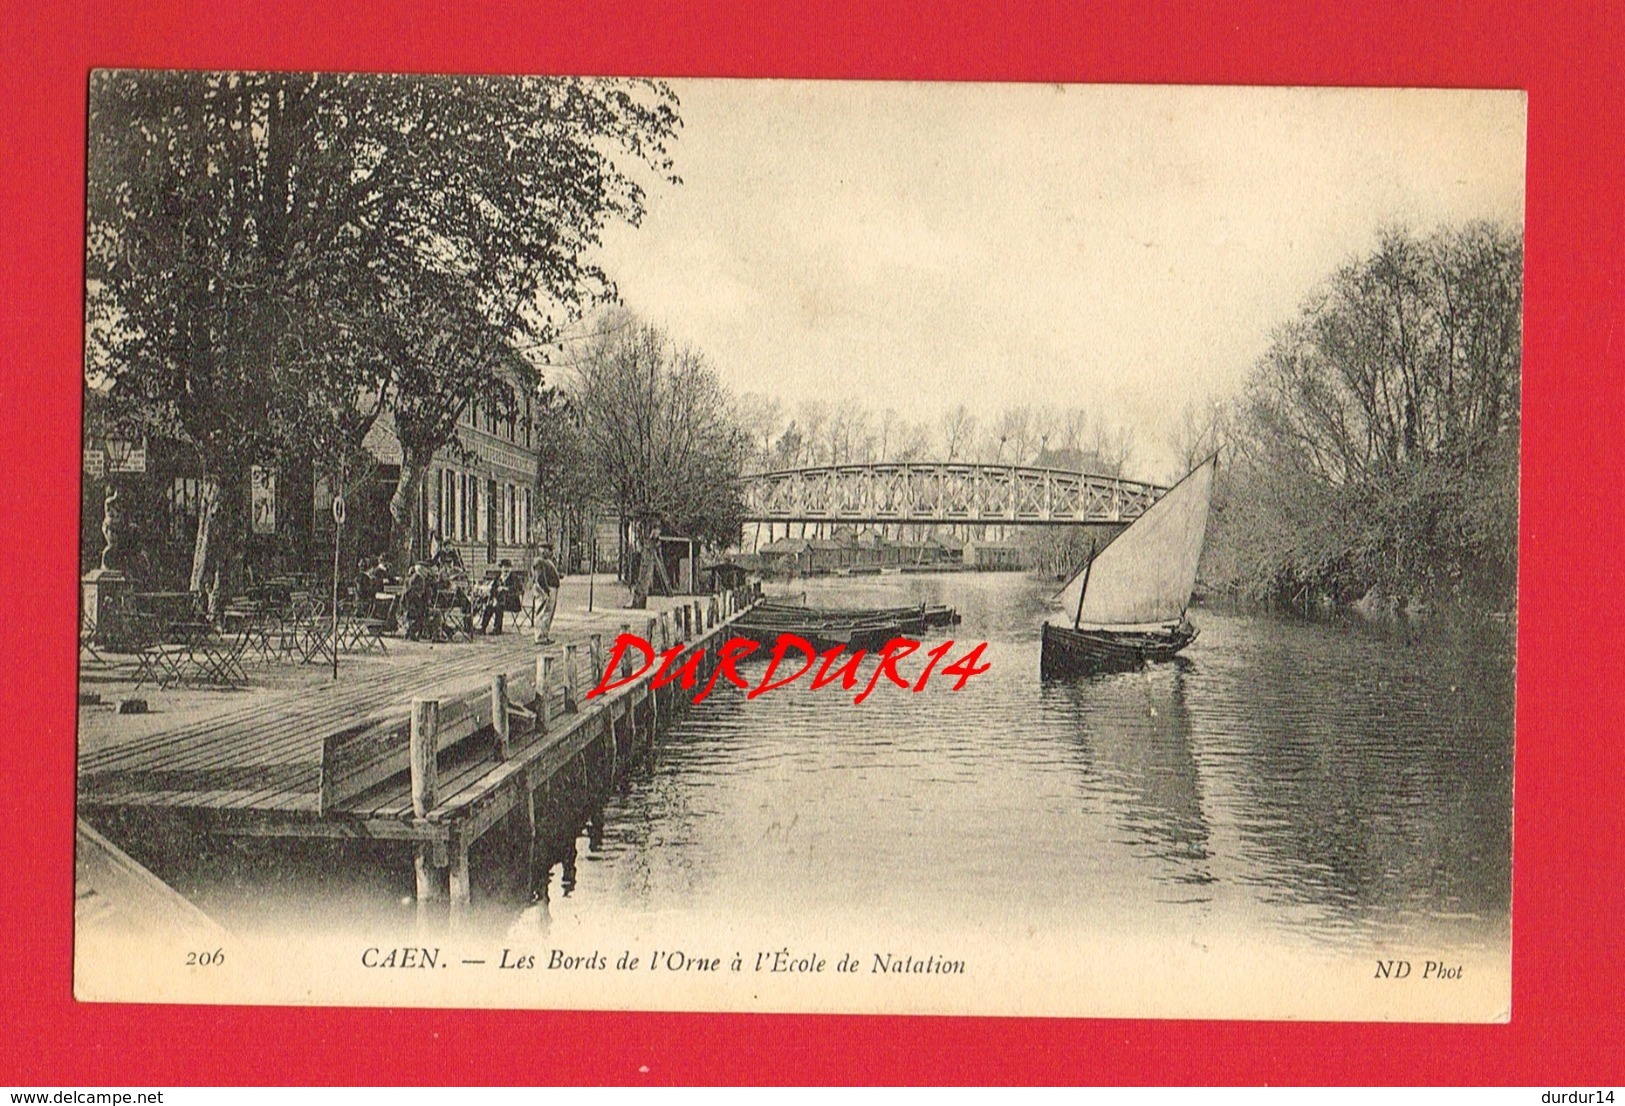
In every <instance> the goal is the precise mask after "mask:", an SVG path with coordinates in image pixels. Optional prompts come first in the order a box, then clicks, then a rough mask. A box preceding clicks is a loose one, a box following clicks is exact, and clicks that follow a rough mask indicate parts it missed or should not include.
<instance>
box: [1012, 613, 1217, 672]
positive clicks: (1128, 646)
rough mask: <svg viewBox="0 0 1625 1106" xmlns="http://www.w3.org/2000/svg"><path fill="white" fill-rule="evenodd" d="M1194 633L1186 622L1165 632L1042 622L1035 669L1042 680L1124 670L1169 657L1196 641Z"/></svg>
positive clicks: (1193, 628)
mask: <svg viewBox="0 0 1625 1106" xmlns="http://www.w3.org/2000/svg"><path fill="white" fill-rule="evenodd" d="M1196 634H1197V631H1196V629H1195V627H1192V626H1188V625H1184V626H1180V627H1178V628H1176V629H1174V630H1170V631H1167V632H1144V631H1138V630H1136V631H1118V630H1073V629H1070V628H1068V627H1065V626H1051V625H1050V624H1049V623H1048V622H1046V623H1044V640H1043V651H1042V654H1041V656H1040V659H1039V669H1038V670H1039V674H1040V675H1041V676H1042V677H1043V678H1044V679H1064V678H1066V677H1068V676H1085V675H1088V674H1090V673H1093V672H1122V671H1127V670H1130V669H1135V668H1139V667H1141V666H1142V665H1144V664H1145V663H1147V662H1148V661H1166V660H1172V659H1173V657H1174V654H1176V653H1178V652H1179V651H1180V650H1181V649H1183V648H1185V646H1187V645H1189V644H1190V643H1191V642H1193V641H1195V640H1196Z"/></svg>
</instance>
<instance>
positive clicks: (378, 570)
mask: <svg viewBox="0 0 1625 1106" xmlns="http://www.w3.org/2000/svg"><path fill="white" fill-rule="evenodd" d="M429 546H430V556H429V559H428V560H427V561H419V562H417V563H416V564H414V565H413V566H412V568H411V570H410V571H408V573H407V575H406V580H405V582H404V586H403V587H402V588H401V593H400V594H401V606H400V610H401V614H400V624H401V626H402V628H403V629H404V630H405V632H406V637H407V639H408V640H411V641H417V640H420V639H422V638H426V637H434V636H436V633H437V631H439V629H440V627H437V626H434V625H432V622H431V620H432V618H433V617H434V616H435V614H436V612H437V609H438V612H439V613H440V616H441V617H444V616H445V614H447V613H450V612H453V611H456V612H460V616H461V618H462V620H463V629H464V630H465V631H466V632H468V633H470V634H472V633H473V621H474V612H475V610H476V609H477V610H478V611H479V632H480V633H482V634H486V633H492V634H500V633H502V620H503V616H504V615H505V614H514V613H517V612H519V611H521V610H523V609H524V608H523V596H524V593H525V587H526V584H527V583H528V584H530V586H531V587H532V589H533V591H532V593H531V595H532V598H531V609H532V613H533V620H532V621H533V630H534V635H535V640H536V644H537V645H551V644H552V640H553V639H552V637H551V636H550V635H551V633H552V630H553V614H554V612H555V611H556V609H557V607H558V593H559V583H560V577H559V570H558V566H557V565H555V564H554V563H553V547H552V546H551V545H549V544H546V543H543V544H542V546H541V547H540V549H539V550H538V551H537V556H536V561H535V566H534V568H533V570H532V571H531V572H530V573H529V574H528V575H527V574H526V573H523V572H520V571H518V570H517V569H515V568H514V566H513V562H512V561H510V560H507V559H506V558H504V559H503V560H502V561H501V562H500V563H499V564H498V566H497V569H496V571H494V572H493V573H491V575H490V577H489V579H487V580H486V581H485V582H484V583H483V584H481V585H480V586H479V589H478V590H477V591H476V589H475V588H474V587H473V586H472V585H471V584H470V581H469V576H468V573H467V571H466V570H465V569H464V567H463V559H462V556H461V555H460V554H459V553H458V552H457V550H456V549H455V548H453V547H452V546H450V545H445V544H443V543H441V541H440V540H439V535H438V534H431V535H430V542H429ZM400 583H401V581H399V580H397V579H396V578H395V577H394V576H393V575H392V574H391V572H390V570H389V558H388V557H387V556H386V555H385V554H383V553H380V554H379V555H378V559H377V561H376V562H375V563H373V564H372V565H371V566H369V565H368V564H367V562H366V561H365V559H363V560H362V561H360V562H359V563H358V564H357V567H356V579H355V588H354V590H355V596H356V602H357V605H358V607H365V606H366V605H369V604H370V603H371V601H372V600H373V598H374V597H376V596H379V595H381V594H383V595H387V594H388V593H387V592H385V591H384V589H385V588H389V587H392V586H394V585H396V584H400ZM437 598H439V600H440V602H439V603H438V604H437V603H436V599H437Z"/></svg>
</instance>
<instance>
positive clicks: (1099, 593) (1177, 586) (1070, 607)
mask: <svg viewBox="0 0 1625 1106" xmlns="http://www.w3.org/2000/svg"><path fill="white" fill-rule="evenodd" d="M1218 461H1219V458H1218V454H1214V455H1213V456H1212V457H1209V458H1208V459H1207V460H1206V461H1203V462H1202V463H1201V464H1200V465H1198V466H1196V468H1194V469H1192V470H1191V471H1190V472H1189V473H1187V474H1186V475H1185V478H1184V479H1182V480H1181V481H1180V482H1179V483H1177V484H1175V485H1174V486H1173V487H1172V488H1170V489H1168V492H1167V493H1166V494H1165V495H1164V496H1163V497H1162V498H1161V499H1159V500H1157V501H1156V502H1155V503H1153V504H1152V505H1151V506H1150V507H1149V508H1148V509H1147V510H1146V512H1145V513H1144V514H1143V515H1141V516H1140V517H1139V518H1137V519H1135V520H1134V521H1133V522H1132V523H1130V524H1129V526H1128V528H1127V529H1125V530H1124V531H1123V532H1122V533H1120V534H1118V535H1117V537H1116V538H1115V539H1113V540H1112V541H1110V542H1108V543H1107V544H1106V547H1105V548H1104V549H1102V550H1101V551H1100V552H1099V554H1095V553H1093V552H1092V551H1091V554H1090V557H1089V560H1088V561H1087V562H1086V563H1085V564H1084V566H1083V568H1082V570H1081V571H1079V572H1078V574H1077V575H1075V576H1074V577H1072V579H1071V580H1070V581H1068V582H1067V584H1066V586H1065V587H1063V588H1062V589H1061V592H1060V596H1059V598H1060V600H1061V602H1062V603H1063V608H1062V609H1064V610H1066V611H1067V612H1069V613H1072V614H1073V618H1072V625H1071V626H1064V625H1063V626H1052V625H1050V624H1049V623H1048V622H1045V623H1044V645H1043V652H1042V654H1041V659H1040V661H1039V672H1040V673H1041V674H1042V675H1043V676H1045V677H1050V676H1074V675H1080V674H1083V673H1087V672H1103V671H1111V670H1117V669H1124V668H1138V667H1139V666H1140V665H1142V664H1144V663H1145V662H1146V661H1162V660H1168V659H1169V658H1171V657H1172V656H1173V655H1174V654H1175V653H1177V652H1179V651H1180V650H1181V649H1183V648H1185V646H1187V645H1189V644H1190V643H1191V642H1193V641H1195V640H1196V634H1197V630H1196V627H1194V626H1192V625H1191V624H1190V623H1189V622H1188V621H1186V619H1185V608H1186V607H1188V606H1189V605H1190V601H1191V592H1192V590H1193V589H1194V588H1195V587H1196V564H1197V562H1198V561H1199V560H1201V557H1202V542H1203V539H1204V538H1205V537H1206V535H1207V514H1208V505H1209V503H1210V502H1211V500H1212V498H1213V473H1214V471H1215V470H1216V469H1217V468H1218Z"/></svg>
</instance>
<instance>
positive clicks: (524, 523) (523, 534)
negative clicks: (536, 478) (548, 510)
mask: <svg viewBox="0 0 1625 1106" xmlns="http://www.w3.org/2000/svg"><path fill="white" fill-rule="evenodd" d="M519 534H520V539H521V540H522V541H523V542H524V543H525V544H526V545H529V544H530V539H531V532H530V489H529V488H526V489H525V511H524V513H523V514H522V515H521V516H520V518H519Z"/></svg>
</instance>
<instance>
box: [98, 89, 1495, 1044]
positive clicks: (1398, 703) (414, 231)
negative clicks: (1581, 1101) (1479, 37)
mask: <svg viewBox="0 0 1625 1106" xmlns="http://www.w3.org/2000/svg"><path fill="white" fill-rule="evenodd" d="M1525 109H1526V101H1525V96H1524V94H1523V93H1521V92H1517V91H1494V90H1481V91H1477V90H1445V89H1398V88H1360V89H1355V88H1264V87H1198V86H1152V85H1139V86H1136V85H1048V84H985V83H931V82H904V81H898V82H874V81H834V80H824V81H807V80H763V79H752V80H721V79H692V80H684V79H672V80H653V79H642V78H637V79H632V78H626V79H611V78H600V77H591V78H587V77H582V78H573V77H557V76H537V77H517V76H472V75H404V74H387V73H336V72H335V73H329V72H319V73H318V72H297V71H289V72H256V71H226V72H207V71H165V70H100V71H97V72H95V73H93V74H91V77H90V85H89V116H88V147H87V152H86V153H87V157H86V164H87V178H88V179H87V180H86V190H85V197H86V225H85V280H84V296H85V365H84V381H83V410H84V424H83V480H82V488H83V492H82V499H81V528H80V566H79V570H80V576H81V578H80V585H79V586H80V596H79V598H80V602H79V608H78V609H79V700H78V756H77V790H76V796H77V815H78V819H77V834H76V851H75V873H74V886H75V911H74V914H75V942H74V975H75V978H74V992H75V995H76V996H77V997H78V998H79V999H81V1000H85V1001H96V1002H142V1003H146V1002H178V1003H210V1004H214V1003H253V1004H281V1005H373V1006H441V1007H501V1008H547V1009H636V1010H701V1011H711V1010H716V1011H807V1012H840V1013H910V1014H991V1015H1029V1016H1037V1015H1042V1016H1063V1017H1167V1018H1229V1019H1314V1020H1344V1021H1366V1020H1370V1021H1379V1020H1380V1021H1434V1022H1462V1023H1467V1022H1477V1023H1484V1022H1503V1021H1506V1020H1508V1019H1509V1018H1510V1017H1511V996H1512V971H1511V940H1512V937H1511V934H1512V925H1513V918H1512V905H1511V904H1512V886H1513V879H1514V872H1513V868H1512V824H1513V822H1512V814H1513V792H1514V786H1513V785H1514V781H1513V747H1514V725H1513V721H1514V671H1515V641H1516V634H1517V624H1518V617H1517V606H1518V595H1517V589H1518V538H1519V443H1520V403H1521V384H1520V381H1521V375H1520V374H1521V360H1520V358H1521V347H1522V340H1523V332H1522V307H1523V233H1524V231H1523V212H1524V183H1525Z"/></svg>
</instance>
